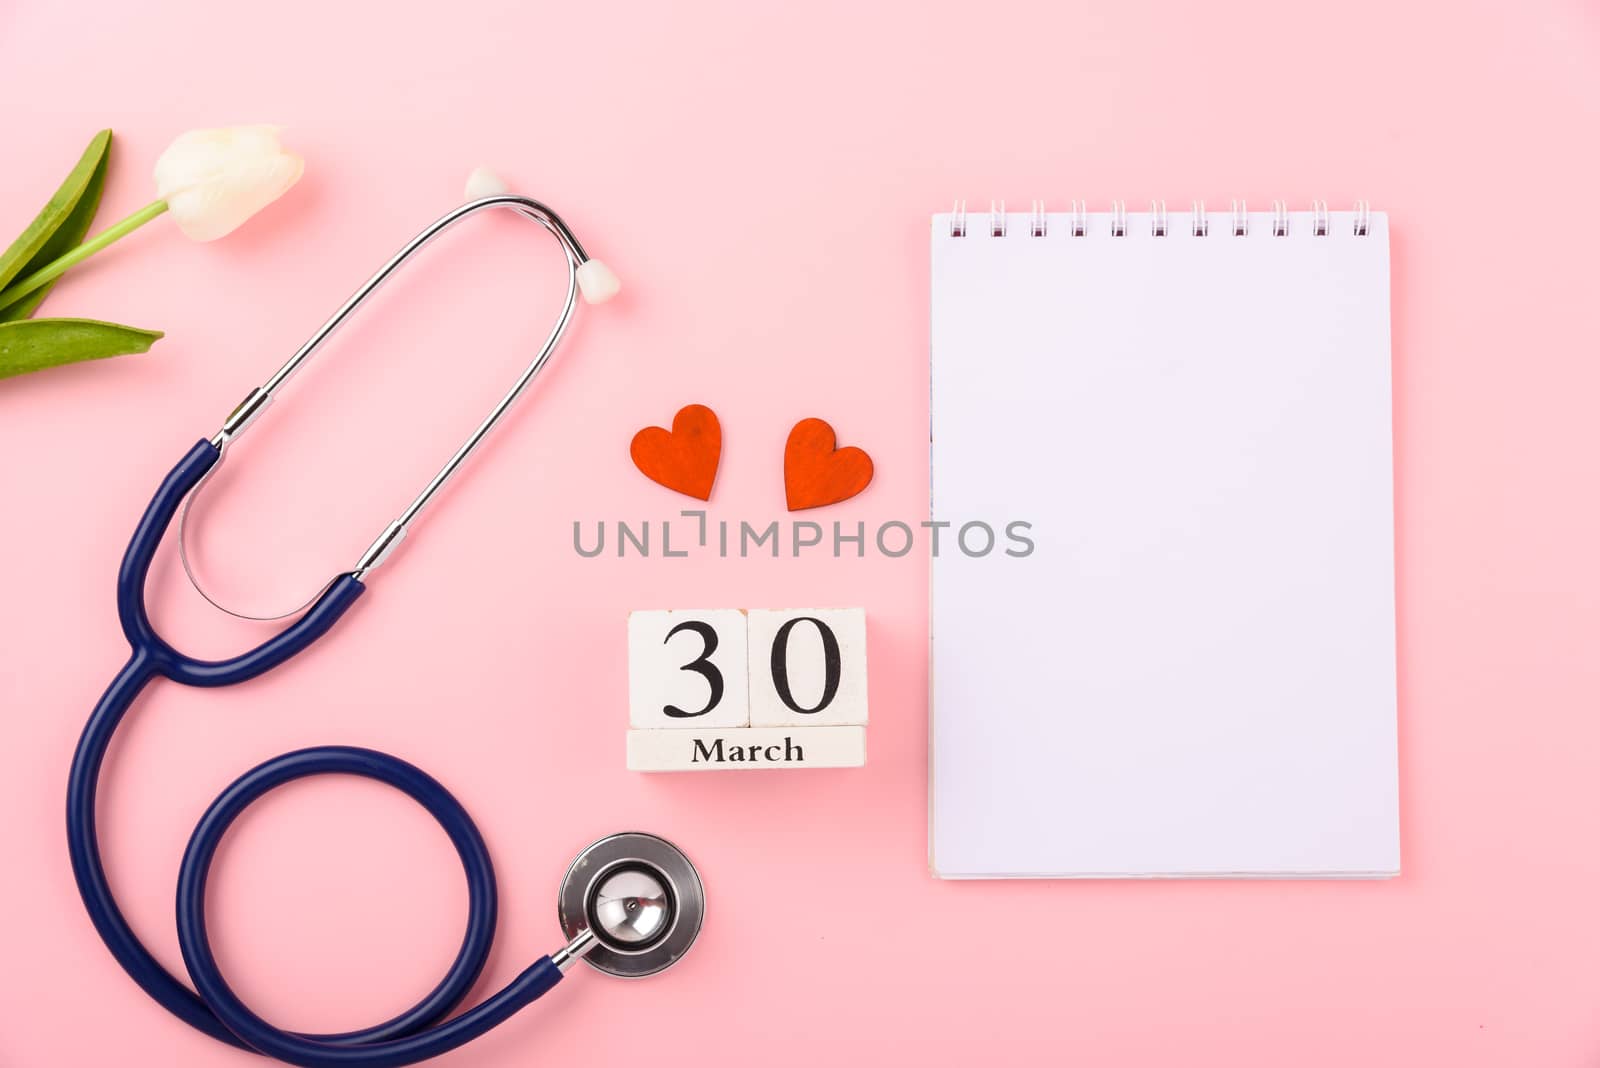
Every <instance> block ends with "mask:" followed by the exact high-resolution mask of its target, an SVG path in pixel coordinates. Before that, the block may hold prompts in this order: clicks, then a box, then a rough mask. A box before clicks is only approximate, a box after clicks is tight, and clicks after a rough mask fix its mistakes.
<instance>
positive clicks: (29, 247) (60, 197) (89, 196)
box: [0, 130, 111, 318]
mask: <svg viewBox="0 0 1600 1068" xmlns="http://www.w3.org/2000/svg"><path fill="white" fill-rule="evenodd" d="M110 153H111V131H110V130H101V131H100V132H99V133H97V134H95V135H94V140H92V141H90V142H89V147H88V148H86V149H84V150H83V157H82V158H81V159H79V160H78V165H77V166H76V167H73V168H72V173H71V174H68V175H67V178H66V181H64V182H62V183H61V188H59V189H57V190H56V192H55V195H54V196H52V197H51V198H50V202H49V203H47V204H46V205H45V206H44V208H43V209H41V210H40V212H39V214H38V215H37V216H35V217H34V220H33V222H31V223H29V224H28V228H27V229H26V230H24V231H22V236H21V237H19V238H17V239H16V240H15V241H13V242H12V243H11V247H10V248H8V249H6V250H5V251H4V252H0V290H3V289H5V287H6V286H8V285H10V284H11V281H12V279H14V278H16V277H17V276H18V275H20V274H21V273H22V272H23V271H24V270H25V269H27V268H28V267H29V266H32V265H35V264H36V265H37V266H39V267H42V266H44V265H45V264H46V263H49V262H50V261H51V260H53V259H55V258H56V257H57V256H59V255H60V254H61V253H62V252H65V251H66V250H67V249H70V248H72V247H73V246H75V245H77V244H78V243H79V242H80V241H82V240H83V235H84V234H85V233H87V232H88V229H89V223H90V221H91V220H92V219H93V218H94V213H95V209H96V208H98V207H99V206H100V190H101V187H102V186H103V185H104V184H105V164H106V160H107V158H108V157H109V155H110ZM85 201H88V205H87V209H86V212H87V213H86V214H84V213H80V211H79V208H80V206H81V205H83V204H84V202H85ZM80 223H81V228H80V229H78V230H77V233H76V235H75V236H73V237H72V238H71V240H69V241H68V242H67V243H66V245H65V246H64V247H62V248H59V249H56V250H55V251H53V252H52V253H51V254H50V255H49V256H46V257H45V258H44V259H43V260H40V259H39V256H40V255H41V254H42V253H43V252H44V251H45V247H46V246H47V245H51V244H52V242H51V239H52V238H53V237H54V236H55V235H56V234H57V233H59V232H61V231H62V230H63V229H68V228H69V226H78V225H79V224H80ZM52 247H53V246H52ZM30 300H32V298H31V297H30V298H28V299H27V300H23V301H19V304H28V303H29V301H30ZM32 303H33V304H35V305H37V304H38V301H32ZM30 310H31V308H30ZM5 318H10V315H9V314H8V315H6V316H5Z"/></svg>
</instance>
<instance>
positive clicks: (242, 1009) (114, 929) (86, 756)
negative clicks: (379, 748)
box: [67, 441, 562, 1068]
mask: <svg viewBox="0 0 1600 1068" xmlns="http://www.w3.org/2000/svg"><path fill="white" fill-rule="evenodd" d="M220 456H221V453H220V451H219V450H218V448H217V446H215V445H213V444H212V443H211V442H209V441H201V442H198V443H197V444H196V445H195V446H194V448H192V449H190V450H189V452H188V454H187V455H186V456H184V458H183V459H182V460H181V461H180V462H179V463H178V465H177V466H176V467H174V468H173V469H172V472H171V473H170V474H168V475H167V477H166V479H165V480H164V481H163V482H162V483H161V487H160V489H158V490H157V491H156V494H155V497H154V498H153V499H152V500H151V502H150V506H149V507H148V508H147V509H145V513H144V516H143V518H142V519H140V521H139V525H138V527H137V529H136V530H135V531H134V535H133V539H132V540H131V541H130V542H129V544H128V550H127V552H126V553H125V554H124V555H123V558H122V567H121V570H120V571H119V573H118V576H117V614H118V617H119V618H120V620H121V622H122V630H123V633H124V634H125V635H126V636H127V639H128V643H129V645H130V646H131V647H132V655H131V656H130V657H129V658H128V662H127V664H126V665H124V666H123V668H122V670H121V671H119V672H118V673H117V676H116V678H114V679H113V680H112V682H111V685H110V686H109V687H107V689H106V692H105V694H104V695H103V696H102V697H101V698H100V701H99V703H98V704H97V705H96V706H95V709H94V712H93V713H92V714H91V715H90V717H89V723H88V725H87V726H86V727H85V728H84V731H83V735H82V737H81V738H80V739H79V741H78V748H77V751H76V753H75V754H74V756H73V760H72V771H71V774H70V776H69V779H68V784H67V841H68V847H69V851H70V854H71V858H72V870H73V875H74V876H75V877H76V879H77V883H78V892H79V893H80V894H81V895H82V896H83V902H84V905H85V906H86V907H87V908H88V911H89V917H90V919H91V920H92V921H93V922H94V925H95V929H96V930H98V931H99V932H100V937H101V938H102V939H103V940H104V941H105V944H106V946H107V948H109V949H110V950H111V953H112V955H113V956H114V957H115V958H116V959H117V961H118V963H120V964H121V965H122V967H123V968H124V969H125V970H126V971H127V973H128V974H129V975H130V976H131V977H132V978H133V980H134V982H136V983H138V984H139V985H140V986H141V987H143V988H144V991H145V992H146V993H147V994H149V995H150V996H151V997H152V998H154V999H155V1000H156V1001H157V1002H158V1003H160V1004H161V1005H162V1006H164V1007H165V1008H166V1009H167V1010H168V1011H169V1012H171V1013H172V1014H173V1015H174V1016H176V1017H178V1018H179V1019H180V1020H182V1021H184V1022H185V1023H187V1024H189V1025H190V1026H191V1027H194V1028H195V1029H197V1030H199V1031H202V1032H204V1033H205V1034H208V1035H210V1036H211V1037H213V1038H216V1039H219V1040H221V1041H223V1042H226V1043H229V1044H230V1045H233V1046H237V1047H239V1048H241V1049H246V1050H253V1051H255V1052H259V1053H264V1054H267V1055H269V1056H272V1057H276V1058H278V1059H279V1060H283V1061H287V1062H289V1063H291V1064H299V1065H305V1066H307V1068H337V1066H345V1065H351V1066H361V1068H387V1066H395V1065H404V1064H412V1063H415V1062H416V1061H420V1060H425V1059H427V1058H429V1057H435V1056H438V1055H439V1054H441V1053H445V1052H448V1051H449V1050H452V1049H455V1048H456V1047H457V1046H460V1045H462V1044H463V1043H466V1042H470V1041H471V1040H472V1039H474V1038H476V1037H478V1036H479V1035H481V1034H483V1033H484V1032H485V1031H488V1030H489V1029H490V1028H492V1027H495V1026H496V1025H498V1024H500V1023H502V1022H503V1021H505V1020H506V1019H507V1018H509V1017H510V1016H511V1015H512V1014H513V1013H515V1012H517V1010H519V1009H521V1008H523V1007H524V1006H526V1005H528V1004H529V1003H530V1002H532V1001H534V1000H535V999H537V998H538V997H539V996H540V995H542V994H543V993H544V992H545V991H547V990H549V989H550V988H551V987H553V986H555V985H556V984H557V983H558V982H560V981H561V977H562V972H561V969H560V968H558V967H557V966H556V964H555V963H554V962H553V961H552V960H551V959H550V957H548V956H545V957H541V958H540V959H539V960H538V961H536V962H535V963H534V964H533V965H532V966H531V967H529V968H527V969H526V970H524V971H523V972H522V973H521V974H520V975H518V976H517V977H516V978H515V979H514V980H512V981H511V983H510V984H509V985H507V986H506V987H505V988H504V989H503V990H501V991H500V992H499V993H497V994H495V995H493V996H492V997H490V998H488V999H487V1000H485V1001H483V1002H482V1003H480V1004H479V1005H477V1006H476V1007H474V1008H472V1009H470V1010H468V1011H466V1012H464V1013H462V1014H461V1015H459V1016H456V1017H454V1018H452V1019H449V1020H448V1021H447V1022H445V1018H446V1017H448V1016H449V1014H450V1013H451V1012H452V1011H453V1010H454V1009H455V1008H456V1006H457V1005H459V1004H460V1003H461V1001H462V999H463V998H465V997H466V995H467V993H468V991H470V990H471V988H472V986H473V984H474V983H475V982H476V981H477V979H478V976H479V975H480V974H481V973H482V971H483V967H484V963H485V961H486V960H487V959H488V956H489V950H490V947H491V945H492V944H493V941H494V931H495V917H496V910H497V893H496V888H495V878H494V866H493V865H492V864H491V862H490V860H489V851H488V849H487V847H486V846H485V845H484V842H483V836H482V835H481V834H479V833H478V829H477V827H476V826H475V825H474V824H473V822H472V819H471V817H470V816H468V815H467V812H466V810H465V809H464V808H462V807H461V804H460V802H458V801H457V800H456V799H455V798H454V797H453V796H451V794H450V792H449V791H448V790H446V789H445V788H444V787H443V786H441V785H440V784H439V783H438V782H437V781H436V780H434V779H433V778H432V777H430V776H429V775H427V774H426V773H425V772H423V771H421V770H420V769H418V768H416V767H414V766H413V765H411V764H408V763H406V762H405V761H403V760H400V759H398V758H396V757H392V756H389V755H388V754H386V753H380V752H376V751H374V750H371V749H361V748H355V747H351V746H316V747H313V748H309V749H300V750H296V751H294V752H292V753H285V754H283V755H282V756H278V757H274V758H273V759H271V760H268V761H266V762H265V763H263V764H260V765H258V766H256V767H255V768H252V769H251V770H250V771H248V772H246V773H245V774H244V775H242V776H240V777H239V778H238V779H236V780H235V781H234V782H233V784H232V785H230V786H229V787H228V788H227V789H226V790H224V791H223V792H222V794H221V795H220V796H219V797H218V798H217V799H216V800H215V801H214V802H212V804H211V807H210V808H208V809H207V810H206V813H205V815H204V816H203V817H201V820H200V823H199V824H198V826H196V827H195V830H194V833H193V835H192V836H191V837H190V839H189V845H188V847H187V848H186V849H185V850H184V855H183V863H182V867H181V868H180V870H179V876H178V894H177V920H178V943H179V945H180V946H181V947H182V950H183V961H184V965H185V966H186V967H187V969H188V971H189V977H190V979H191V980H193V982H194V986H195V992H191V991H190V990H189V989H188V988H186V987H185V986H184V985H183V983H181V982H179V981H178V980H177V979H176V978H175V977H174V976H172V975H171V974H170V973H169V972H168V971H167V970H166V969H165V968H163V967H162V966H161V964H160V963H159V962H158V961H157V960H156V959H155V958H154V957H153V956H152V955H151V954H150V951H149V950H147V949H146V948H145V947H144V945H143V943H141V942H140V941H139V938H138V936H137V935H136V934H134V932H133V930H132V928H130V927H129V926H128V922H127V920H126V919H124V918H123V915H122V910H121V909H119V908H118V907H117V902H116V898H115V897H114V895H113V894H112V892H111V886H110V884H109V883H108V882H107V880H106V873H105V866H104V865H103V864H102V863H101V860H100V846H99V840H98V835H97V832H96V818H95V816H96V812H95V804H96V793H97V790H98V786H99V778H100V769H101V765H102V764H103V763H104V760H105V756H106V750H107V748H108V747H109V746H110V744H111V739H112V737H113V735H114V734H115V733H116V730H117V727H118V726H119V725H120V724H121V723H122V720H123V717H124V716H125V715H126V714H127V712H128V710H129V708H130V707H132V705H133V702H134V699H135V698H137V697H138V696H139V694H140V692H141V691H142V690H143V689H144V687H145V685H146V684H147V683H149V682H150V681H151V680H152V679H154V678H157V677H162V678H167V679H171V680H172V681H174V682H179V683H182V684H184V685H187V686H207V687H209V686H231V685H233V684H235V683H239V682H244V681H246V680H247V679H253V678H255V677H256V676H257V675H260V674H261V673H262V672H265V671H268V670H270V669H272V668H275V667H277V666H278V665H280V664H282V663H284V662H285V661H287V660H289V659H290V658H291V657H293V656H295V655H296V654H298V653H300V652H302V651H303V650H305V649H306V648H308V647H309V646H310V645H311V644H312V643H314V642H315V641H316V640H317V639H318V638H321V637H322V636H323V635H324V634H326V633H327V632H328V630H329V628H331V627H332V626H333V625H334V623H336V622H338V620H339V618H340V617H341V616H343V615H344V613H345V612H347V611H348V610H349V609H350V606H351V605H353V604H355V602H356V600H357V599H358V598H360V596H361V595H362V593H364V592H365V590H366V587H365V586H363V585H362V583H361V581H360V580H359V579H357V578H355V577H354V576H353V575H351V574H345V575H341V576H339V577H338V578H337V579H335V580H334V581H333V582H332V583H331V584H330V585H329V586H328V588H327V589H326V590H325V591H324V592H323V593H322V595H321V596H320V597H319V598H318V599H317V600H316V602H315V603H314V604H313V605H312V606H311V608H310V609H308V610H307V611H306V612H305V614H304V615H302V616H301V617H300V618H299V619H297V620H296V621H295V622H294V623H292V624H290V625H289V626H287V627H285V628H284V629H283V630H282V631H280V632H279V633H278V634H276V635H274V636H273V637H271V638H269V639H267V640H266V641H265V642H263V643H261V644H260V645H258V646H257V647H255V648H254V649H251V650H249V651H248V652H245V653H242V654H240V655H239V656H235V657H231V658H229V659H227V660H214V661H207V660H196V659H193V658H191V657H188V656H185V655H184V654H183V653H180V652H179V651H178V650H176V649H174V648H173V647H172V646H171V645H169V644H168V643H167V642H166V641H165V640H163V639H162V638H161V636H160V635H158V634H157V633H156V632H155V629H154V627H153V626H152V625H151V623H150V618H149V613H148V612H147V611H146V608H145V603H144V586H145V579H146V577H147V576H148V574H149V571H150V565H151V561H152V560H153V559H154V557H155V553H156V549H157V547H158V546H159V545H160V543H161V538H162V535H163V534H164V533H165V532H166V529H167V527H168V526H169V525H170V524H171V522H172V518H173V516H174V514H175V513H176V512H177V510H178V508H179V507H180V505H181V504H182V502H183V499H184V497H185V496H186V495H187V494H188V493H189V492H190V491H191V490H193V489H194V487H195V486H196V485H197V484H198V483H199V481H200V480H201V479H202V478H203V477H205V474H206V472H207V471H209V470H210V469H211V468H212V466H213V465H215V464H216V462H217V460H218V459H219V458H220ZM323 774H346V775H360V776H364V777H366V778H369V779H375V780H377V781H378V782H383V783H387V784H388V785H390V786H393V787H394V788H396V789H398V790H400V791H401V792H402V793H404V794H406V795H407V796H409V797H411V798H413V799H414V800H415V801H416V802H417V803H418V804H420V805H421V806H422V807H423V808H424V809H426V810H427V811H428V812H429V814H431V815H432V816H433V817H434V819H436V820H438V822H439V825H440V826H441V827H443V828H444V830H445V833H446V834H448V835H449V836H450V841H451V842H452V843H453V844H454V846H455V848H456V852H457V854H458V855H459V856H460V858H461V865H462V868H463V869H464V870H465V872H466V876H467V891H468V906H467V930H466V935H465V937H464V938H463V939H462V942H461V949H460V951H459V952H458V953H457V954H456V958H455V961H454V962H453V963H452V964H451V965H450V968H449V970H448V971H447V972H446V973H445V976H444V978H443V979H442V980H440V982H439V985H438V986H436V987H434V989H433V990H432V991H431V992H429V994H428V995H427V996H426V997H424V998H423V999H422V1000H421V1001H419V1002H418V1003H417V1004H416V1005H414V1006H412V1007H411V1008H410V1009H407V1010H406V1011H405V1012H402V1013H401V1014H400V1015H398V1016H396V1017H394V1018H393V1019H391V1020H387V1021H385V1022H383V1023H380V1024H377V1025H376V1026H373V1027H368V1028H365V1029H363V1030H360V1031H349V1032H345V1033H342V1034H321V1035H316V1034H302V1033H299V1032H294V1031H285V1030H281V1029H279V1028H276V1027H274V1026H272V1025H271V1024H269V1023H267V1022H266V1021H265V1020H263V1019H262V1018H261V1017H259V1016H257V1015H256V1014H255V1013H253V1012H251V1011H250V1009H249V1007H248V1006H246V1005H245V1004H244V1002H242V1001H240V1000H239V998H238V996H237V995H236V994H234V992H233V990H232V989H231V988H230V987H229V986H228V983H227V980H226V979H225V978H224V977H223V975H222V972H221V970H220V969H219V968H218V967H217V961H216V957H215V955H214V954H213V953H212V951H211V944H210V940H209V939H208V938H207V935H206V912H205V896H206V893H205V892H206V880H207V877H208V875H209V872H210V867H211V861H212V858H213V857H214V856H215V854H216V850H217V846H218V844H219V843H220V842H221V841H222V837H223V835H224V834H225V833H226V831H227V829H228V827H229V825H230V824H232V823H233V821H234V820H235V819H236V818H238V816H239V815H240V813H242V812H243V811H244V810H245V809H246V808H247V807H249V805H250V804H251V803H252V802H254V801H255V800H257V799H258V798H260V797H261V796H262V795H264V794H266V793H267V792H268V791H270V790H272V789H274V788H275V787H278V786H282V785H283V784H285V783H289V782H293V781H294V780H296V779H301V778H304V777H306V776H309V775H323Z"/></svg>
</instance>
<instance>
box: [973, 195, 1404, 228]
mask: <svg viewBox="0 0 1600 1068" xmlns="http://www.w3.org/2000/svg"><path fill="white" fill-rule="evenodd" d="M1108 214H1109V215H1110V217H1111V230H1110V233H1111V236H1112V237H1125V236H1127V233H1128V206H1127V204H1126V202H1124V201H1121V200H1113V201H1112V202H1111V210H1110V212H1109V213H1108ZM1230 214H1231V220H1230V225H1229V228H1228V232H1229V233H1230V234H1232V235H1233V236H1234V237H1245V236H1248V234H1249V228H1250V211H1249V207H1248V205H1247V204H1246V202H1245V201H1244V200H1243V199H1242V198H1241V199H1237V200H1234V201H1232V202H1231V207H1230ZM1330 219H1331V216H1330V214H1329V212H1328V202H1327V201H1326V200H1313V201H1312V202H1311V236H1313V237H1327V236H1328V233H1329V227H1330V225H1331V223H1330ZM1006 228H1007V219H1006V202H1005V201H1003V200H991V201H989V236H990V237H1005V236H1006ZM1049 232H1050V216H1049V213H1048V212H1047V211H1046V210H1045V202H1044V201H1042V200H1035V201H1033V202H1032V205H1031V208H1030V211H1029V214H1028V233H1029V235H1031V236H1033V237H1045V236H1047V235H1048V234H1049ZM1088 232H1089V202H1088V201H1086V200H1074V201H1073V202H1072V206H1071V208H1070V209H1069V211H1068V223H1067V233H1068V235H1069V236H1071V237H1083V236H1085V235H1086V234H1087V233H1088ZM1371 232H1372V206H1371V204H1370V203H1369V202H1368V201H1365V200H1358V201H1356V203H1355V221H1354V222H1353V223H1352V225H1351V233H1353V234H1354V235H1355V236H1356V237H1366V236H1367V235H1368V234H1370V233H1371ZM1190 233H1191V234H1192V235H1193V236H1195V237H1208V236H1210V233H1211V222H1210V220H1209V219H1208V218H1207V217H1206V202H1205V201H1203V200H1196V201H1194V202H1193V205H1192V213H1191V215H1190ZM1150 234H1151V236H1152V237H1166V236H1167V234H1168V221H1167V202H1166V201H1165V200H1152V201H1151V202H1150ZM1288 235H1289V207H1288V204H1287V203H1286V202H1285V201H1282V200H1274V201H1273V202H1272V236H1273V237H1287V236H1288ZM950 236H951V237H966V236H967V202H966V201H965V200H957V201H956V202H955V204H954V205H953V206H952V207H951V209H950Z"/></svg>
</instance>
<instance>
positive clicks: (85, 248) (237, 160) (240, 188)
mask: <svg viewBox="0 0 1600 1068" xmlns="http://www.w3.org/2000/svg"><path fill="white" fill-rule="evenodd" d="M305 169H306V164H305V160H303V159H301V158H300V157H299V156H297V155H295V154H294V153H293V152H288V151H285V150H284V148H283V146H282V145H280V144H279V143H278V127H276V126H230V127H227V128H225V129H221V130H190V131H189V132H188V133H186V134H179V135H178V138H177V140H175V141H173V142H172V144H170V145H168V146H167V150H166V151H165V152H163V153H162V154H161V158H160V159H158V160H156V173H155V177H156V194H157V199H156V200H154V201H152V202H151V203H149V204H146V205H145V206H144V207H142V208H140V209H139V210H138V211H136V212H134V213H133V214H132V215H130V216H128V217H127V218H126V219H123V220H121V221H120V222H118V223H115V224H114V225H112V226H109V227H107V228H106V229H104V230H102V231H101V232H100V233H98V234H96V235H95V236H94V237H92V238H90V239H89V240H87V241H85V242H84V243H83V244H81V245H78V246H77V247H76V248H73V249H69V250H68V251H66V252H64V253H62V254H61V255H60V256H58V257H57V258H56V259H54V260H52V261H51V262H49V263H47V264H45V265H44V266H43V267H41V268H39V269H38V270H36V271H34V272H33V273H32V274H30V275H28V276H27V277H26V278H23V279H21V280H19V281H16V282H13V283H12V284H11V285H10V286H8V287H7V288H6V289H4V290H0V308H4V307H6V306H7V305H9V304H13V303H15V302H17V301H19V300H21V299H23V298H24V297H26V296H27V295H28V294H29V293H32V292H33V291H34V290H36V289H38V288H39V287H40V286H43V285H47V284H49V283H50V282H52V281H54V280H55V279H57V278H59V277H60V276H61V275H62V274H63V273H65V272H66V270H67V269H68V268H69V267H73V266H75V265H77V264H79V263H82V262H83V261H84V260H86V259H88V258H89V257H90V256H93V255H94V254H95V253H96V252H99V251H100V250H101V249H103V248H106V247H107V246H109V245H111V244H113V243H114V242H117V241H120V240H122V239H123V238H124V237H127V236H128V235H129V234H131V233H133V232H134V231H135V230H137V229H139V227H141V226H143V225H144V224H145V223H147V222H149V221H150V220H151V219H154V218H156V217H157V216H160V215H163V214H165V213H166V212H169V211H170V212H171V213H172V217H173V218H174V219H176V220H177V223H178V229H179V230H182V231H183V233H184V235H185V236H187V237H190V238H193V239H194V240H196V241H215V240H216V239H217V238H219V237H222V236H224V235H226V234H230V233H232V232H233V231H234V230H237V229H238V228H239V226H240V225H242V224H243V223H244V221H245V220H246V219H248V218H250V216H252V215H254V214H255V213H256V212H258V211H260V210H261V209H262V208H264V207H266V206H267V205H268V204H271V203H272V202H273V201H274V200H277V199H278V198H279V197H281V196H283V194H284V193H286V192H288V191H289V187H290V186H292V185H294V183H296V182H298V181H299V180H300V175H301V173H302V172H304V171H305Z"/></svg>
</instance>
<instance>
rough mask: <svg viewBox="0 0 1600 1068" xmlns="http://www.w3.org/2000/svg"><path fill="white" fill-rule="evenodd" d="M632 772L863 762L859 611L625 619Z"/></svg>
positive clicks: (863, 624)
mask: <svg viewBox="0 0 1600 1068" xmlns="http://www.w3.org/2000/svg"><path fill="white" fill-rule="evenodd" d="M628 725H629V727H630V728H631V729H630V730H629V731H628V767H629V768H630V769H631V770H633V771H727V770H735V769H743V768H858V767H861V766H862V765H863V764H865V763H866V762H867V614H866V612H865V611H864V610H863V609H860V608H790V609H766V608H752V609H750V610H748V611H745V610H743V609H738V608H701V609H675V610H672V611H648V612H634V613H632V614H631V615H629V616H628Z"/></svg>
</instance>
